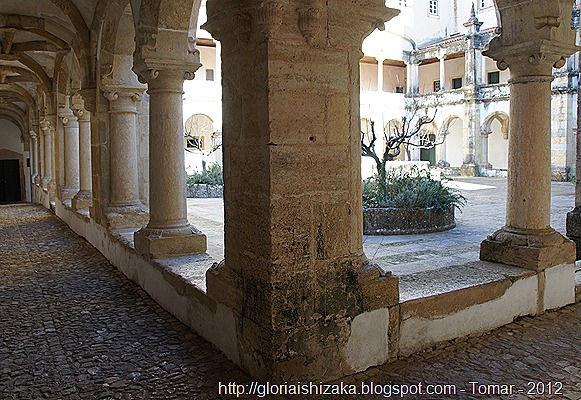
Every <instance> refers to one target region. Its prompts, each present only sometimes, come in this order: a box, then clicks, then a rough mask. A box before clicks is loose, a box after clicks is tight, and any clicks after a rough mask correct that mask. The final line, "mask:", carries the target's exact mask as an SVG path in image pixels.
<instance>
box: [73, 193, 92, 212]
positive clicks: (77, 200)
mask: <svg viewBox="0 0 581 400" xmlns="http://www.w3.org/2000/svg"><path fill="white" fill-rule="evenodd" d="M72 205H73V210H75V211H81V210H88V209H89V207H91V206H92V205H93V195H92V194H91V192H88V191H80V192H78V193H77V194H76V195H75V197H73V203H72Z"/></svg>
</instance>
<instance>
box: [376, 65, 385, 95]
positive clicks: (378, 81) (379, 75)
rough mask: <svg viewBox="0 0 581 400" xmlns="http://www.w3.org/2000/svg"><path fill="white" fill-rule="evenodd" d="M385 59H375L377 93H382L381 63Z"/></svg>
mask: <svg viewBox="0 0 581 400" xmlns="http://www.w3.org/2000/svg"><path fill="white" fill-rule="evenodd" d="M384 61H385V58H383V57H379V58H378V59H377V91H378V92H379V93H383V62H384Z"/></svg>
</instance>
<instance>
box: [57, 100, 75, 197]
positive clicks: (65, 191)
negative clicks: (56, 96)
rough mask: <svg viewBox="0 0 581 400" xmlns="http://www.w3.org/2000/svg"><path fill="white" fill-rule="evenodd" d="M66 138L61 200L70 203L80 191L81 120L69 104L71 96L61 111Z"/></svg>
mask: <svg viewBox="0 0 581 400" xmlns="http://www.w3.org/2000/svg"><path fill="white" fill-rule="evenodd" d="M60 117H61V122H62V124H63V133H64V136H63V139H64V185H63V187H62V190H61V200H62V201H63V203H65V202H66V204H67V205H70V204H71V202H72V198H73V196H74V195H75V194H77V192H78V191H79V121H78V118H77V117H76V115H75V114H74V113H73V110H71V108H70V105H69V97H67V99H66V103H65V106H64V108H63V109H61V112H60Z"/></svg>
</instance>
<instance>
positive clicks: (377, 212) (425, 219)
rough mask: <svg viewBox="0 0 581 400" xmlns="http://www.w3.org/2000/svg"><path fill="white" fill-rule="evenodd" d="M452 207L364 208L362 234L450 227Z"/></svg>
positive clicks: (409, 232)
mask: <svg viewBox="0 0 581 400" xmlns="http://www.w3.org/2000/svg"><path fill="white" fill-rule="evenodd" d="M455 226H456V223H455V222H454V207H450V208H448V209H445V210H443V211H442V210H439V209H437V208H433V207H432V208H364V209H363V234H364V235H408V234H415V233H430V232H440V231H446V230H448V229H452V228H454V227H455Z"/></svg>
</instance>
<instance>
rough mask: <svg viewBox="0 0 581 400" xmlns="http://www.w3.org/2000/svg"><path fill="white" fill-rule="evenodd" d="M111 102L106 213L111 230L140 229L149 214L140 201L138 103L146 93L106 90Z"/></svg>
mask: <svg viewBox="0 0 581 400" xmlns="http://www.w3.org/2000/svg"><path fill="white" fill-rule="evenodd" d="M103 93H104V96H105V97H106V98H107V99H108V100H109V116H110V118H109V121H110V124H109V132H110V135H109V146H110V153H109V165H110V169H109V171H110V172H109V174H110V197H109V207H108V208H107V211H106V218H107V226H108V228H109V229H126V228H141V227H143V226H145V224H146V223H147V218H148V215H147V211H146V209H145V207H144V206H143V204H142V203H141V201H140V199H139V172H138V171H139V170H138V150H137V103H138V102H140V101H141V99H142V96H143V89H138V88H105V89H104V92H103Z"/></svg>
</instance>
